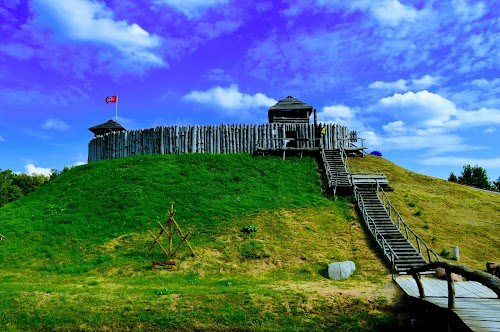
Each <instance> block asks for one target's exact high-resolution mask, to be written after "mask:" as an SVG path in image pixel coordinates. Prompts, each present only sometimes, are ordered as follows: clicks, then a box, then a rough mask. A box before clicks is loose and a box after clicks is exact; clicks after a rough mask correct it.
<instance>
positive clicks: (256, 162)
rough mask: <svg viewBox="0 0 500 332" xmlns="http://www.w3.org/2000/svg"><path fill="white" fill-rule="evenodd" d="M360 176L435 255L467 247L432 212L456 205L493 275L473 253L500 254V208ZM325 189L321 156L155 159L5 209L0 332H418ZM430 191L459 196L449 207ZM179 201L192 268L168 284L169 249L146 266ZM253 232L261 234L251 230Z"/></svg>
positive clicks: (342, 203)
mask: <svg viewBox="0 0 500 332" xmlns="http://www.w3.org/2000/svg"><path fill="white" fill-rule="evenodd" d="M350 165H351V168H352V169H353V170H355V169H356V168H359V170H363V171H370V170H376V171H379V170H381V171H385V172H387V173H388V175H389V178H390V180H391V184H392V185H393V187H395V188H396V191H395V192H394V193H391V194H390V195H391V199H392V200H393V201H394V204H396V205H398V206H400V207H401V209H402V214H403V216H404V217H405V218H406V216H407V215H408V218H407V219H408V222H409V223H413V225H414V228H415V229H416V231H417V233H419V234H422V235H423V236H424V238H425V239H426V240H427V241H428V242H429V243H430V244H431V245H432V246H433V248H435V249H437V250H438V251H439V250H441V247H443V248H448V250H449V246H450V245H455V244H457V243H456V242H454V241H452V240H453V239H454V237H453V232H454V231H455V228H456V225H455V224H456V222H455V224H453V223H451V221H446V222H443V220H448V219H445V218H444V217H443V218H441V219H439V220H441V222H439V226H438V225H437V224H438V222H436V221H435V220H438V219H435V218H434V217H435V216H436V215H435V213H436V211H435V210H434V209H435V208H437V207H440V206H441V205H439V206H435V205H429V202H441V203H440V204H442V205H443V206H446V205H447V204H451V203H450V202H455V203H454V204H455V205H454V206H453V213H454V214H456V215H463V216H464V217H463V219H464V225H465V224H466V225H472V226H473V228H470V229H472V230H473V231H470V232H469V236H468V237H467V242H468V243H467V244H463V243H458V245H460V248H461V254H462V257H463V259H464V263H465V262H466V263H470V265H471V266H472V267H475V268H482V267H481V266H479V265H480V263H481V262H482V258H483V257H482V256H481V255H479V254H477V255H476V253H470V252H469V249H467V248H469V247H474V246H476V245H478V243H483V239H486V240H487V241H486V243H485V244H484V250H483V249H481V250H483V252H489V254H491V257H493V258H495V257H498V248H499V247H500V246H498V240H496V239H498V236H496V238H495V236H490V234H489V233H493V235H495V234H498V208H499V204H498V199H499V197H498V195H497V196H491V195H493V194H486V193H481V192H475V191H472V190H471V189H467V188H462V187H456V190H455V189H454V188H455V187H453V186H456V185H453V184H448V183H447V182H446V181H441V180H436V179H431V178H428V177H425V176H421V175H417V174H414V173H411V172H408V171H406V170H403V169H401V168H399V167H397V166H395V165H393V164H391V163H389V162H387V161H385V160H384V159H381V158H375V157H373V158H363V159H361V158H359V159H353V160H350ZM320 183H321V175H320V174H319V173H318V168H317V165H316V160H315V159H313V158H302V159H299V158H291V159H287V160H285V161H283V160H281V158H275V157H265V158H264V157H255V156H251V155H247V154H241V155H200V154H197V155H189V154H185V155H175V156H170V155H169V156H159V155H154V156H136V157H130V158H124V159H117V160H109V161H103V162H95V163H92V164H89V165H83V166H79V167H76V168H74V169H72V170H70V171H69V172H66V173H64V174H63V175H61V176H60V177H58V178H56V179H54V180H52V181H50V182H49V183H48V184H46V185H45V186H43V187H42V188H41V189H40V190H38V191H37V192H34V193H32V194H30V195H28V196H27V197H25V198H23V199H21V200H19V201H16V202H14V203H11V204H9V205H7V206H5V207H3V208H1V209H0V234H3V235H5V237H6V238H5V240H4V241H1V242H0V264H1V270H0V330H2V331H26V330H37V331H54V330H55V331H59V330H60V331H63V330H79V331H94V330H99V331H101V330H134V331H141V330H142V331H155V330H158V331H165V330H221V329H229V330H245V331H247V330H249V331H252V330H270V331H290V330H322V329H324V330H344V331H349V330H352V331H358V330H366V331H390V330H401V329H403V328H407V327H408V326H409V325H408V323H409V322H408V316H407V315H406V313H405V307H404V305H403V304H402V303H401V302H400V295H401V294H400V292H399V291H398V290H397V288H396V287H395V286H394V284H393V283H392V281H391V277H390V275H389V272H388V269H387V267H386V266H385V265H384V263H383V261H382V260H381V256H380V255H379V254H378V252H377V251H376V250H374V247H373V243H372V242H371V240H370V239H368V238H367V233H366V232H365V231H364V229H363V227H362V226H361V223H360V222H359V220H358V218H357V216H356V214H355V212H354V207H353V205H352V204H351V203H350V200H349V199H347V198H346V199H339V200H337V201H334V200H332V199H331V198H329V197H327V196H326V195H325V194H324V193H323V192H322V189H321V185H320ZM427 184H430V185H431V187H436V188H445V187H446V188H452V189H453V190H451V189H449V190H448V191H447V192H446V193H447V194H446V195H445V198H446V199H445V198H443V197H442V196H443V195H439V193H438V192H439V190H441V189H439V190H438V191H436V192H431V191H428V190H427V191H423V189H422V188H424V187H425V186H427ZM450 185H451V186H452V187H447V186H450ZM464 190H465V191H464ZM457 193H459V194H458V195H457ZM426 195H428V196H426ZM455 195H457V196H455ZM477 195H479V196H477ZM427 197H429V199H428V198H427ZM431 197H432V199H430V198H431ZM170 202H175V209H176V210H177V213H176V220H177V221H178V222H182V221H183V220H185V221H184V223H183V225H182V228H183V230H184V231H185V232H187V230H188V229H189V228H193V233H192V235H191V238H190V240H189V241H190V243H191V245H192V246H193V248H194V250H195V252H196V254H197V256H196V257H190V255H189V252H188V250H187V249H186V248H185V247H184V248H182V250H181V251H180V252H179V255H178V259H177V265H176V266H175V267H174V269H173V271H169V270H167V269H158V270H156V271H154V270H153V269H152V264H151V260H152V259H164V258H163V257H162V256H161V252H160V251H159V249H158V248H156V249H155V250H154V251H153V254H152V256H150V257H146V253H147V251H148V249H149V246H150V244H151V240H152V239H151V237H150V235H149V234H148V230H151V231H152V232H153V233H155V234H156V233H158V231H159V226H158V225H157V221H160V222H162V223H164V222H165V220H166V211H167V210H168V209H169V207H170ZM433 204H434V203H433ZM477 204H481V211H483V212H477V211H476V210H475V209H474V207H475V206H476V205H477ZM471 210H474V212H471ZM418 211H420V212H418ZM417 212H418V213H417ZM475 213H478V215H477V216H476V215H475ZM417 214H418V215H417ZM440 216H441V214H440ZM472 216H474V217H472ZM450 218H451V219H449V220H453V221H455V219H457V218H453V217H450ZM495 218H496V219H495ZM458 219H459V218H458ZM484 220H488V221H487V222H484ZM471 221H473V222H471ZM495 222H496V224H495ZM250 225H255V226H256V228H257V232H256V233H254V234H247V233H244V232H242V229H243V228H244V227H245V226H250ZM451 230H453V232H452V231H451ZM483 231H487V232H488V234H486V235H485V234H483V233H482V232H483ZM495 231H496V233H495ZM432 237H434V238H432ZM488 241H489V243H490V245H488ZM494 241H497V242H494ZM161 242H162V243H163V244H164V245H165V246H166V245H167V243H166V242H165V239H163V240H162V241H161ZM174 244H175V243H174ZM495 250H496V251H495ZM480 256H481V257H480ZM489 257H490V256H489ZM342 260H353V261H354V262H355V263H356V266H357V271H356V272H355V274H354V276H353V277H351V278H350V279H348V280H344V281H340V282H335V281H332V280H329V279H327V278H326V277H325V274H326V271H325V267H326V264H328V263H330V262H333V261H342Z"/></svg>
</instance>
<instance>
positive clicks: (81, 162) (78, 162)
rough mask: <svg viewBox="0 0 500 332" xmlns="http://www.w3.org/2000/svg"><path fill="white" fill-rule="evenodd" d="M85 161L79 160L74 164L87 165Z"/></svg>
mask: <svg viewBox="0 0 500 332" xmlns="http://www.w3.org/2000/svg"><path fill="white" fill-rule="evenodd" d="M85 164H86V162H85V161H77V162H76V163H74V164H73V166H80V165H85Z"/></svg>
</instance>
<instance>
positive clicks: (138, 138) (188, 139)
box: [88, 123, 356, 162]
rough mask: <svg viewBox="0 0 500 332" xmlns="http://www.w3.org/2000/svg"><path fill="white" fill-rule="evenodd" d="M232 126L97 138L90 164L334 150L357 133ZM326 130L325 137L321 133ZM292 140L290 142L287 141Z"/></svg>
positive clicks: (298, 127)
mask: <svg viewBox="0 0 500 332" xmlns="http://www.w3.org/2000/svg"><path fill="white" fill-rule="evenodd" d="M318 127H319V128H315V126H314V125H313V124H276V123H268V124H261V125H257V124H238V125H236V124H233V125H214V126H167V127H155V128H149V129H139V130H127V131H122V132H116V133H109V134H106V135H102V136H96V137H94V138H93V139H92V140H91V141H90V142H89V147H88V148H89V151H88V153H89V154H88V161H89V162H92V161H97V160H103V159H112V158H122V157H127V156H133V155H139V154H179V153H212V154H213V153H216V154H220V153H252V152H254V151H256V149H257V147H259V148H261V149H283V148H286V147H287V146H286V145H285V144H289V145H288V146H290V142H293V143H292V144H294V147H296V148H303V149H308V148H315V147H319V140H321V141H322V143H323V146H324V148H325V149H335V148H338V147H339V146H340V145H344V144H348V143H347V140H346V139H348V138H353V137H356V132H354V131H349V130H348V128H347V127H345V126H341V125H337V124H320V125H319V126H318ZM320 128H324V130H323V132H324V134H320V132H321V129H320ZM287 138H291V140H287Z"/></svg>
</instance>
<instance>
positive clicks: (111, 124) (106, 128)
mask: <svg viewBox="0 0 500 332" xmlns="http://www.w3.org/2000/svg"><path fill="white" fill-rule="evenodd" d="M89 130H90V131H91V132H93V133H94V135H95V136H98V135H104V134H107V133H111V132H115V131H124V130H126V129H125V128H124V127H123V126H122V125H121V124H119V123H118V122H116V121H114V120H108V121H107V122H104V123H101V124H99V125H97V126H94V127H90V128H89Z"/></svg>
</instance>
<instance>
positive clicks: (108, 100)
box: [105, 96, 118, 104]
mask: <svg viewBox="0 0 500 332" xmlns="http://www.w3.org/2000/svg"><path fill="white" fill-rule="evenodd" d="M105 100H106V104H107V103H116V102H117V101H118V96H108V97H106V99H105Z"/></svg>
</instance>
